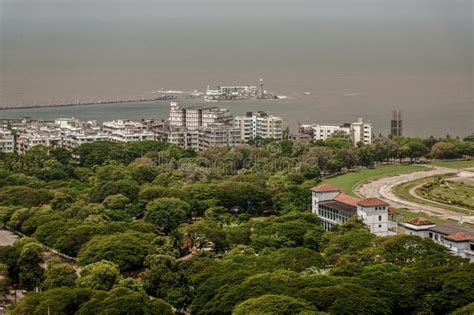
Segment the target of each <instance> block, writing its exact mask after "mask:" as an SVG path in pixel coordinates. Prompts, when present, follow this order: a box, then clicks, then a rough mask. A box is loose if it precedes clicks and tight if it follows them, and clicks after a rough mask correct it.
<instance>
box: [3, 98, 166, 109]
mask: <svg viewBox="0 0 474 315" xmlns="http://www.w3.org/2000/svg"><path fill="white" fill-rule="evenodd" d="M159 100H160V99H159V98H139V99H129V100H117V101H97V102H79V103H59V104H31V105H18V106H3V107H0V110H7V109H25V108H43V107H44V108H47V107H66V106H82V105H107V104H123V103H136V102H153V101H159ZM163 100H164V99H163Z"/></svg>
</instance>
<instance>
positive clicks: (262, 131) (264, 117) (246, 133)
mask: <svg viewBox="0 0 474 315" xmlns="http://www.w3.org/2000/svg"><path fill="white" fill-rule="evenodd" d="M234 127H235V128H238V129H239V130H240V137H241V139H242V141H243V142H248V141H250V140H253V139H255V138H263V139H275V140H282V139H283V120H282V118H281V117H277V116H273V115H270V114H269V113H265V112H261V111H260V112H255V113H252V112H247V113H246V115H245V116H237V117H235V118H234Z"/></svg>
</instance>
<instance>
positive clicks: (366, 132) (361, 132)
mask: <svg viewBox="0 0 474 315" xmlns="http://www.w3.org/2000/svg"><path fill="white" fill-rule="evenodd" d="M351 138H352V141H353V142H354V144H357V143H359V142H361V143H363V144H371V143H372V125H371V124H370V123H366V122H364V121H363V119H362V118H359V119H358V120H357V122H353V123H352V124H351Z"/></svg>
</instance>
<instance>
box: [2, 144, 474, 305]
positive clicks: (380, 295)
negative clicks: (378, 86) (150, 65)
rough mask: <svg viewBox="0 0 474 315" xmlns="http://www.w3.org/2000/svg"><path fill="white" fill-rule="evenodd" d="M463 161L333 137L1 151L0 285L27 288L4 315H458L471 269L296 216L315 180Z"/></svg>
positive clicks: (421, 148) (408, 241) (444, 253)
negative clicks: (4, 235)
mask: <svg viewBox="0 0 474 315" xmlns="http://www.w3.org/2000/svg"><path fill="white" fill-rule="evenodd" d="M463 156H474V142H472V141H470V139H469V138H466V140H464V141H463V140H459V139H454V138H449V137H448V138H445V139H433V138H431V139H426V140H422V139H416V138H396V139H379V140H377V141H376V142H375V143H374V144H372V145H366V146H364V145H361V146H357V147H353V146H352V144H351V142H350V140H349V139H347V138H345V137H342V136H336V137H334V138H331V139H329V140H327V141H325V142H316V143H310V142H305V141H296V142H292V141H282V142H280V143H274V142H270V141H257V142H255V143H254V144H253V145H252V146H247V147H241V148H236V149H229V148H213V149H208V150H206V151H203V152H199V153H196V152H194V151H192V150H183V149H179V148H177V147H175V146H173V145H170V144H167V143H161V142H132V143H112V142H98V143H91V144H85V145H82V146H81V147H79V148H77V149H76V150H74V151H73V152H70V151H67V150H65V149H62V148H58V149H47V148H45V147H42V146H37V147H33V148H32V149H31V150H30V151H28V152H27V153H26V154H25V155H21V156H20V155H14V154H1V155H0V167H1V168H0V223H2V224H3V225H5V226H6V227H8V228H10V229H12V230H16V231H19V232H21V233H23V234H25V235H26V236H25V237H22V238H21V239H19V240H17V241H16V242H15V243H14V245H13V246H3V247H0V290H2V291H4V292H5V291H7V290H9V289H10V288H11V287H12V286H13V285H15V287H18V288H22V289H25V290H29V291H33V290H34V289H36V288H37V289H38V290H39V291H40V292H29V293H28V294H27V296H26V298H24V299H23V300H22V301H21V302H19V303H18V304H17V305H15V306H14V307H13V308H12V309H11V310H10V312H11V314H47V313H48V311H49V312H50V313H51V314H173V313H174V312H176V311H180V310H187V311H190V312H191V313H192V314H230V313H235V314H249V313H252V312H254V313H255V312H261V313H264V312H267V313H279V314H294V313H302V314H323V313H329V314H417V313H419V312H424V313H426V314H429V313H430V312H432V313H434V314H447V313H451V312H455V314H469V312H473V311H474V304H473V302H474V265H472V264H469V263H467V261H466V260H464V259H462V258H459V257H455V256H452V255H450V253H449V251H448V250H447V249H446V248H444V247H442V246H439V245H436V244H435V243H433V242H432V241H430V240H426V239H421V238H418V237H415V236H407V235H398V236H392V237H383V238H376V237H374V236H373V235H372V234H370V233H369V232H368V231H367V230H365V228H364V227H363V225H362V224H361V223H360V222H357V221H351V222H349V223H348V224H346V225H345V226H342V227H340V228H338V229H337V230H334V231H331V232H324V231H323V230H322V229H321V227H320V222H319V219H318V218H317V217H316V216H314V215H312V214H311V213H310V212H309V208H310V205H311V202H310V198H311V193H310V188H311V187H313V186H315V185H316V184H317V183H318V181H319V180H320V178H321V174H322V173H331V172H337V171H340V170H342V169H344V168H354V167H358V166H367V167H371V166H373V165H375V164H376V163H382V162H388V161H392V160H395V161H398V160H400V159H405V158H407V159H410V160H416V159H418V158H421V157H434V158H458V157H463ZM48 248H52V249H55V250H57V251H59V252H61V253H64V254H66V255H68V256H71V257H74V258H76V260H77V262H71V261H66V260H59V259H57V258H51V257H49V256H50V255H46V254H45V253H46V252H47V251H48Z"/></svg>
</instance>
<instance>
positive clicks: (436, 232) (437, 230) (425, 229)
mask: <svg viewBox="0 0 474 315" xmlns="http://www.w3.org/2000/svg"><path fill="white" fill-rule="evenodd" d="M405 230H406V233H407V234H410V235H416V236H419V237H423V238H430V239H431V240H433V241H434V242H436V243H438V244H441V245H443V246H446V247H447V248H449V250H450V251H451V252H452V253H453V254H454V255H457V256H460V257H463V258H467V259H469V261H470V262H474V229H472V228H467V227H464V226H460V225H456V224H439V225H438V224H435V223H433V222H431V221H430V220H427V219H424V218H414V219H412V220H410V221H408V222H407V223H405Z"/></svg>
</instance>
